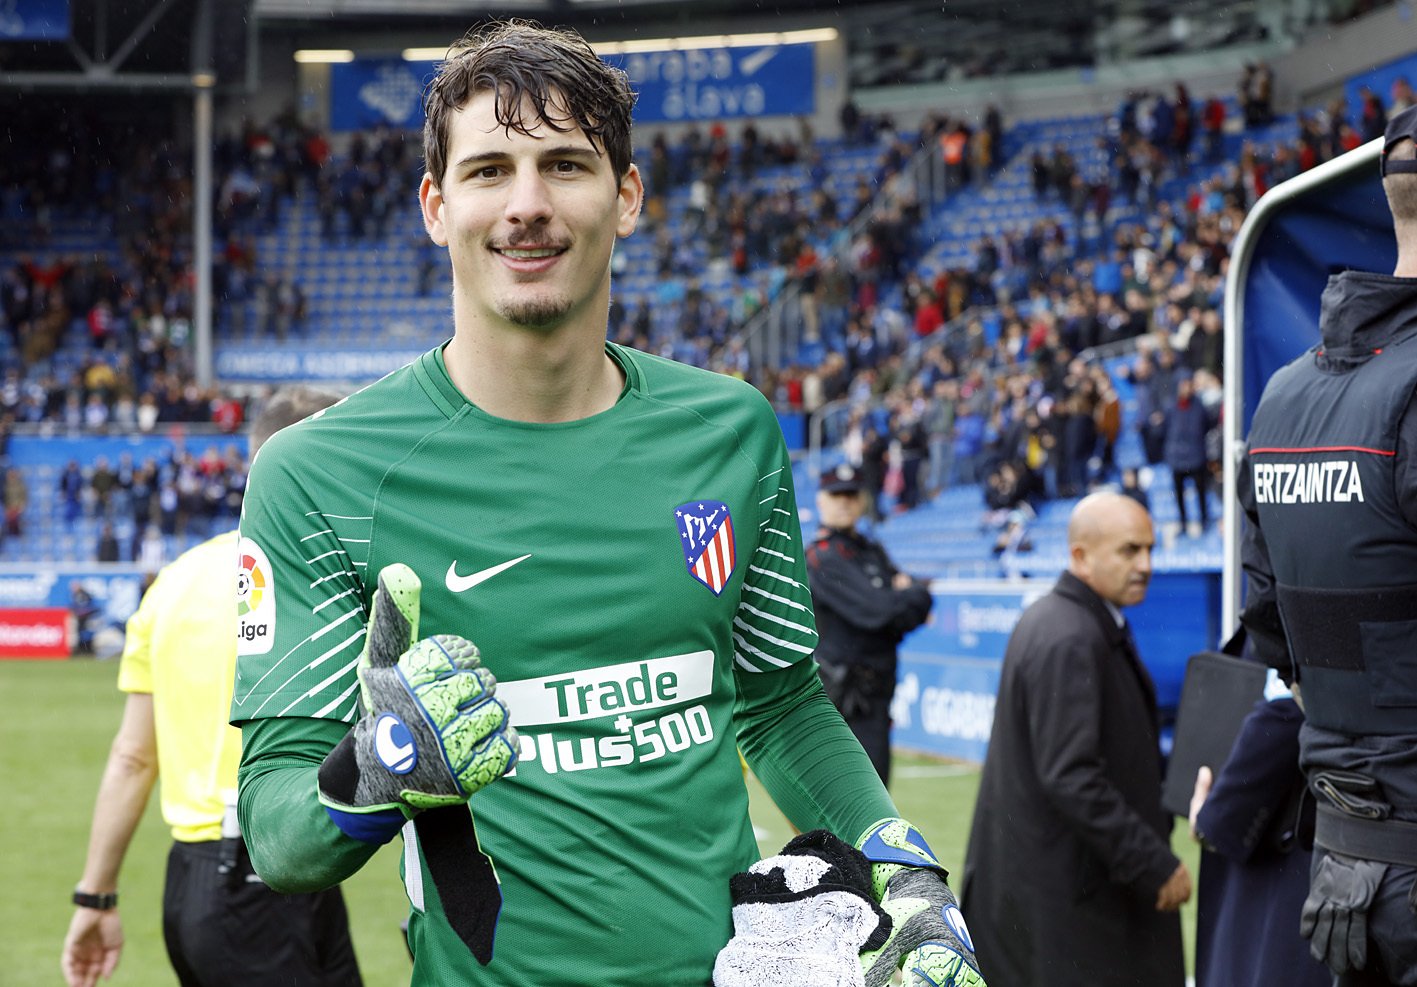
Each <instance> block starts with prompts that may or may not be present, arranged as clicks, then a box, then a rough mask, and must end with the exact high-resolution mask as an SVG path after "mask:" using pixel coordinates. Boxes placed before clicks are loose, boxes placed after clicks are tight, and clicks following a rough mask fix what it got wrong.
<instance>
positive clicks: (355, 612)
mask: <svg viewBox="0 0 1417 987" xmlns="http://www.w3.org/2000/svg"><path fill="white" fill-rule="evenodd" d="M362 616H364V611H363V610H350V611H349V612H348V613H346V614H345V615H344V616H342V617H338V618H336V619H335V620H334V621H333V622H331V623H328V624H326V625H325V626H324V627H321V628H320V629H319V630H318V631H316V632H315V633H314V634H311V635H310V640H312V641H318V640H319V639H320V638H322V637H324V636H325V635H326V634H328V633H329V632H330V631H332V630H334V629H335V628H336V627H338V626H339V625H340V624H343V623H344V622H345V621H346V620H349V619H350V618H351V617H362ZM359 633H360V634H363V633H364V628H362V627H361V628H360V629H359Z"/></svg>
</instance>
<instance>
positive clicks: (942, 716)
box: [891, 580, 1053, 761]
mask: <svg viewBox="0 0 1417 987" xmlns="http://www.w3.org/2000/svg"><path fill="white" fill-rule="evenodd" d="M1052 588H1053V583H1052V581H1050V580H1035V581H1031V582H1027V583H1024V582H1011V583H1004V582H998V583H989V582H977V583H967V582H939V583H936V584H935V585H934V586H932V587H931V591H932V593H933V595H934V597H935V606H934V609H933V610H932V611H931V612H930V621H929V623H927V624H924V625H922V626H921V627H919V628H917V629H916V630H915V631H914V632H913V633H911V634H910V635H909V636H908V637H907V638H906V639H905V641H904V642H903V643H902V644H901V648H900V670H899V673H898V674H897V682H896V691H895V698H894V700H893V701H892V703H891V721H892V724H893V727H892V732H891V743H892V744H895V745H899V746H901V747H908V748H910V749H912V750H917V751H925V752H927V753H931V754H940V755H943V756H945V757H956V758H960V759H961V760H965V761H983V760H984V753H985V751H986V750H987V749H988V747H989V731H990V730H991V729H993V726H994V697H995V695H996V694H997V693H998V691H999V671H1000V669H1001V668H1002V667H1003V663H1004V648H1005V647H1006V646H1007V645H1008V643H1009V635H1010V634H1012V633H1013V629H1014V625H1015V624H1016V623H1018V619H1019V617H1020V616H1021V615H1022V614H1023V611H1024V608H1025V607H1027V606H1028V605H1029V604H1030V603H1032V602H1033V601H1034V600H1036V599H1038V598H1039V597H1040V596H1042V595H1043V594H1045V593H1047V592H1048V591H1049V590H1050V589H1052Z"/></svg>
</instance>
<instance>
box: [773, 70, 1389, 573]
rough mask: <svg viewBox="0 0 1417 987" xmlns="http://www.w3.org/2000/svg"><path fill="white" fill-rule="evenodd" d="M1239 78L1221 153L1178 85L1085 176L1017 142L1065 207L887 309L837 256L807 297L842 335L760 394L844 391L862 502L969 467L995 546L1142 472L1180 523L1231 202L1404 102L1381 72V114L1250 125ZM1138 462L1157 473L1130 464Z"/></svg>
mask: <svg viewBox="0 0 1417 987" xmlns="http://www.w3.org/2000/svg"><path fill="white" fill-rule="evenodd" d="M1240 87H1241V92H1242V96H1241V98H1240V99H1239V101H1238V102H1239V105H1240V106H1241V118H1240V120H1239V121H1238V122H1239V123H1241V124H1242V125H1243V136H1242V137H1241V138H1240V145H1239V146H1240V152H1239V154H1238V156H1236V155H1233V154H1231V155H1227V154H1225V153H1224V151H1223V136H1224V134H1225V132H1226V109H1225V104H1224V103H1223V102H1222V101H1221V100H1219V99H1218V98H1217V97H1209V98H1207V99H1205V100H1204V101H1203V102H1201V103H1200V104H1199V106H1197V105H1195V104H1194V103H1193V102H1192V100H1191V97H1190V94H1189V93H1188V92H1187V91H1186V88H1185V87H1184V85H1179V84H1178V85H1177V86H1176V87H1174V90H1173V92H1172V93H1171V94H1170V95H1161V94H1157V93H1147V92H1140V93H1136V94H1134V95H1132V96H1129V97H1128V98H1127V99H1126V100H1125V101H1124V102H1123V104H1122V105H1121V106H1120V107H1119V110H1118V113H1117V114H1116V116H1115V117H1114V118H1113V120H1112V121H1111V124H1110V126H1109V129H1108V132H1107V134H1106V136H1105V137H1104V138H1103V139H1102V144H1103V147H1102V150H1103V151H1104V152H1105V153H1104V155H1103V160H1105V161H1107V162H1108V167H1107V168H1106V170H1105V171H1103V172H1100V173H1096V174H1086V175H1085V174H1083V173H1082V170H1081V169H1080V168H1079V167H1078V166H1077V165H1076V163H1075V162H1074V161H1072V159H1071V156H1070V155H1069V153H1068V151H1067V150H1066V148H1064V147H1061V146H1057V147H1054V148H1052V149H1051V153H1047V150H1046V149H1040V152H1039V154H1038V155H1036V156H1035V157H1034V158H1033V165H1034V171H1033V175H1034V190H1035V194H1036V195H1037V197H1038V198H1039V199H1040V200H1048V201H1055V202H1059V203H1063V204H1066V205H1067V207H1068V212H1069V213H1070V214H1071V220H1072V221H1071V222H1068V221H1067V220H1066V219H1062V218H1059V219H1042V220H1039V221H1037V222H1034V223H1031V224H1028V225H1027V226H1024V227H1020V228H1009V227H1005V228H1003V229H1001V230H1000V231H999V232H998V233H996V234H992V235H988V236H985V237H983V238H981V240H980V241H979V243H978V244H977V249H976V257H975V263H974V265H973V266H972V267H970V268H960V269H954V270H945V271H941V272H938V273H934V274H933V275H923V274H921V273H920V272H918V271H908V272H907V273H906V274H905V276H904V278H903V279H902V282H901V285H902V288H903V291H902V294H903V297H904V304H903V305H902V306H900V309H899V311H882V310H880V309H873V308H872V307H871V306H870V305H863V304H861V299H860V296H859V295H858V294H857V293H856V291H855V287H856V286H855V284H854V282H853V279H852V276H853V273H854V272H853V271H852V270H851V269H850V268H849V267H848V268H847V269H845V270H843V272H842V276H843V277H844V279H845V281H846V285H845V287H844V288H843V289H842V290H838V291H834V292H833V293H832V297H833V299H834V301H831V302H827V303H826V304H822V303H821V300H820V299H819V300H818V305H817V309H818V312H817V318H819V319H822V320H826V319H829V318H835V319H839V320H841V321H842V323H843V324H844V325H845V326H846V333H845V338H844V341H843V344H842V345H841V346H839V347H836V348H833V349H832V350H831V351H830V352H828V353H826V354H825V356H824V357H823V358H822V359H820V360H814V361H805V362H803V363H801V364H799V365H798V366H795V367H789V368H787V369H785V370H784V371H783V372H782V373H781V374H778V375H776V376H775V377H773V378H772V379H771V380H770V381H769V382H768V383H769V393H770V394H771V395H772V396H773V397H774V399H775V400H776V401H777V402H778V403H779V404H780V405H782V406H786V407H792V408H798V409H801V410H803V411H805V412H808V413H812V412H816V411H818V410H819V409H820V408H822V406H824V405H825V404H826V403H827V402H831V401H837V400H843V401H844V403H845V405H846V407H847V409H848V410H847V411H846V412H845V419H846V420H845V424H844V425H843V426H841V428H840V429H839V431H838V432H837V433H836V435H835V436H834V437H835V438H836V439H838V440H839V441H840V442H841V448H842V450H843V452H844V454H845V455H846V457H847V458H848V459H850V460H851V461H853V462H854V463H855V464H856V465H858V466H860V467H861V468H862V469H863V471H864V472H865V474H866V475H867V476H868V477H870V478H872V479H873V481H874V489H875V492H876V494H877V503H878V504H879V505H882V506H883V507H884V509H889V510H897V511H898V510H908V509H910V508H911V507H913V506H915V505H917V504H918V503H920V502H921V501H923V500H927V499H929V498H930V497H932V496H933V495H935V494H936V493H938V492H939V491H940V490H942V489H944V488H946V487H948V486H951V485H955V484H970V483H975V482H979V483H981V488H982V496H983V500H984V506H985V513H984V519H985V523H986V524H987V525H990V526H993V527H997V528H999V529H1000V530H1001V531H1002V532H1005V533H1006V535H1007V537H1005V535H1001V538H1000V546H1001V547H1002V546H1003V545H1004V544H1005V543H1006V542H1008V543H1012V544H1014V545H1015V546H1016V545H1017V544H1018V543H1019V541H1020V539H1019V538H1018V537H1017V536H1015V535H1014V534H1013V532H1014V531H1015V530H1016V529H1017V525H1016V520H1017V513H1018V512H1024V513H1025V514H1028V513H1030V512H1031V509H1032V508H1034V507H1036V506H1037V505H1038V504H1039V502H1040V501H1042V500H1045V499H1048V498H1052V497H1066V496H1072V495H1076V494H1080V493H1083V492H1086V491H1087V490H1088V489H1089V488H1090V487H1092V486H1094V485H1096V484H1098V483H1100V482H1109V483H1115V484H1120V485H1122V486H1123V487H1124V488H1127V489H1129V490H1130V491H1131V492H1132V493H1133V495H1134V496H1136V497H1138V498H1139V499H1142V498H1145V499H1150V497H1152V496H1154V495H1155V491H1154V490H1153V491H1151V492H1150V494H1148V492H1147V490H1146V489H1144V488H1145V487H1146V485H1147V478H1148V476H1149V475H1151V474H1152V473H1156V474H1158V475H1165V473H1169V476H1170V481H1171V485H1172V490H1171V491H1170V495H1171V496H1174V498H1175V501H1176V505H1177V513H1178V515H1179V518H1178V523H1177V525H1176V529H1175V533H1177V534H1185V535H1190V536H1195V535H1198V534H1200V533H1201V532H1202V531H1204V530H1205V529H1206V528H1207V527H1208V526H1209V525H1210V523H1211V521H1212V518H1211V517H1210V511H1209V504H1208V500H1209V496H1208V495H1209V493H1210V491H1212V490H1214V489H1215V485H1216V483H1217V481H1218V476H1219V470H1220V467H1219V460H1220V449H1219V445H1220V439H1219V425H1220V420H1221V414H1222V407H1221V403H1222V402H1221V398H1222V390H1221V379H1222V356H1223V349H1224V342H1223V333H1222V320H1221V314H1220V313H1221V304H1222V300H1223V294H1224V283H1225V277H1226V274H1227V271H1228V268H1229V251H1230V246H1231V243H1232V241H1233V239H1234V237H1235V236H1236V234H1237V233H1238V231H1239V229H1240V226H1241V224H1242V222H1243V220H1244V217H1245V214H1246V212H1247V210H1248V209H1249V208H1250V207H1251V206H1253V205H1254V203H1255V201H1256V200H1257V199H1258V197H1259V196H1260V195H1263V194H1264V192H1265V191H1266V190H1267V189H1268V188H1269V187H1271V186H1272V184H1274V183H1275V182H1277V181H1282V180H1284V179H1285V178H1288V177H1291V176H1292V175H1294V174H1298V173H1299V172H1300V171H1302V170H1306V169H1308V168H1311V167H1313V166H1314V165H1316V164H1318V163H1320V162H1322V161H1325V160H1328V159H1329V158H1331V157H1333V156H1335V155H1337V154H1341V153H1343V152H1344V151H1346V150H1348V149H1350V148H1351V147H1353V146H1356V144H1355V143H1354V142H1353V141H1352V140H1346V139H1340V135H1343V134H1346V133H1347V132H1348V131H1349V130H1352V129H1354V126H1355V125H1357V126H1360V127H1362V128H1365V129H1366V130H1369V131H1370V130H1371V129H1372V128H1377V132H1379V133H1380V132H1381V128H1382V126H1383V123H1379V122H1377V121H1379V120H1383V121H1384V122H1385V118H1384V117H1383V116H1382V112H1392V111H1393V109H1395V108H1400V107H1401V106H1403V105H1408V104H1410V102H1411V99H1412V94H1411V88H1410V86H1408V85H1407V82H1406V80H1399V81H1398V82H1397V83H1396V84H1395V85H1394V87H1393V90H1392V93H1391V102H1390V103H1389V105H1388V107H1386V108H1385V109H1384V108H1383V107H1381V106H1379V107H1378V108H1377V110H1375V109H1374V108H1373V107H1372V105H1371V103H1372V100H1371V99H1369V98H1367V96H1366V95H1365V103H1364V107H1363V108H1362V109H1361V111H1360V113H1358V114H1356V115H1353V117H1354V118H1353V119H1350V114H1349V113H1348V111H1347V108H1346V107H1345V106H1343V105H1342V104H1341V103H1339V104H1333V105H1330V106H1329V107H1327V108H1326V109H1325V110H1324V111H1323V112H1318V113H1311V114H1301V115H1300V117H1299V122H1298V126H1297V128H1296V129H1297V135H1294V134H1293V130H1292V129H1291V130H1287V131H1286V130H1284V129H1280V130H1278V131H1269V130H1266V129H1265V128H1267V127H1268V126H1269V125H1270V124H1271V123H1272V121H1273V112H1272V108H1271V107H1270V105H1269V93H1270V90H1271V88H1272V80H1271V78H1270V75H1269V69H1268V67H1267V66H1264V65H1263V64H1260V65H1255V66H1250V67H1247V69H1246V72H1245V75H1244V77H1243V78H1242V80H1241V83H1240ZM1367 95H1371V94H1367ZM1270 133H1280V134H1282V135H1284V136H1281V137H1279V138H1270V137H1268V136H1267V135H1268V134H1270ZM1197 135H1199V137H1200V140H1199V141H1197V140H1196V137H1197ZM1316 135H1317V136H1316ZM1361 137H1362V135H1361V133H1359V139H1360V140H1361ZM964 153H965V154H966V156H967V155H968V151H967V150H966V151H965V152H964ZM1080 189H1081V190H1082V191H1081V192H1080V191H1079V190H1080ZM1138 206H1139V207H1141V208H1140V209H1139V210H1138V209H1132V208H1129V207H1138ZM1137 214H1139V215H1140V216H1141V217H1143V218H1142V219H1140V220H1130V221H1124V222H1117V221H1116V217H1118V216H1127V215H1137ZM839 299H844V300H845V303H844V305H842V304H840V302H839V301H836V300H839ZM834 308H835V309H837V310H838V311H836V312H835V314H833V313H832V310H833V309H834ZM1123 387H1125V388H1127V389H1128V390H1130V392H1131V394H1132V395H1133V397H1134V400H1135V403H1136V414H1135V415H1134V416H1133V418H1132V419H1131V420H1130V422H1129V423H1128V424H1126V425H1125V427H1127V428H1130V429H1135V430H1136V433H1137V435H1136V438H1137V440H1138V447H1139V448H1140V451H1141V456H1140V459H1141V462H1140V464H1139V465H1140V467H1141V468H1140V471H1139V470H1138V469H1136V468H1132V469H1129V470H1125V471H1123V470H1119V469H1118V468H1117V464H1116V457H1115V450H1116V447H1117V444H1118V441H1119V439H1121V438H1122V429H1123V427H1124V424H1123V422H1122V414H1121V402H1120V399H1119V394H1118V392H1119V389H1121V388H1123ZM1156 466H1164V467H1166V470H1165V471H1160V470H1155V471H1153V470H1148V469H1147V467H1156ZM1186 488H1192V489H1193V490H1194V492H1195V494H1196V497H1195V499H1190V498H1188V497H1187V496H1186V495H1185V491H1186ZM1191 505H1195V507H1197V508H1198V511H1197V513H1192V512H1191Z"/></svg>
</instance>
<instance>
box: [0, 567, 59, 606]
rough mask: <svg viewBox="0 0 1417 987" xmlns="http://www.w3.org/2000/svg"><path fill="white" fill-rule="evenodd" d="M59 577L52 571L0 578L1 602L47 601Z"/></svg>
mask: <svg viewBox="0 0 1417 987" xmlns="http://www.w3.org/2000/svg"><path fill="white" fill-rule="evenodd" d="M57 579H58V577H57V576H56V575H55V574H54V573H52V572H43V573H37V574H35V575H33V576H15V577H5V578H0V604H5V605H13V604H16V603H30V604H34V603H46V602H48V600H49V593H50V591H51V590H52V589H54V583H55V581H56V580H57Z"/></svg>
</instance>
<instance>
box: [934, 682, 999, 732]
mask: <svg viewBox="0 0 1417 987" xmlns="http://www.w3.org/2000/svg"><path fill="white" fill-rule="evenodd" d="M920 724H921V726H923V727H924V728H925V732H926V733H929V734H933V735H935V736H937V737H957V738H959V739H960V740H988V739H989V733H990V731H992V730H993V729H994V697H993V696H991V695H989V694H988V693H984V692H960V691H958V690H955V689H937V688H934V687H931V688H928V689H926V690H925V692H924V694H923V695H922V696H921V697H920Z"/></svg>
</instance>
